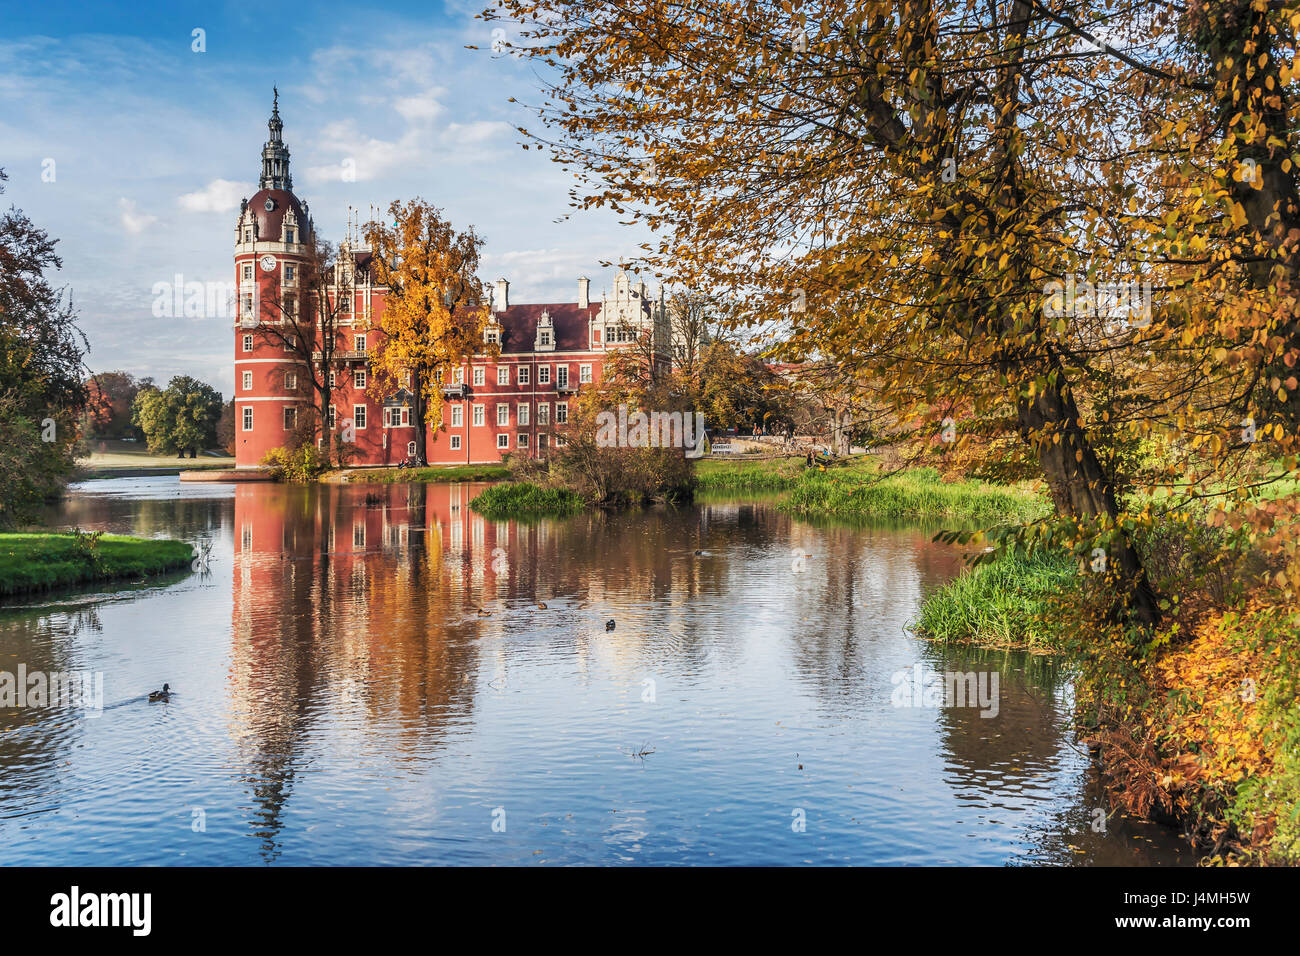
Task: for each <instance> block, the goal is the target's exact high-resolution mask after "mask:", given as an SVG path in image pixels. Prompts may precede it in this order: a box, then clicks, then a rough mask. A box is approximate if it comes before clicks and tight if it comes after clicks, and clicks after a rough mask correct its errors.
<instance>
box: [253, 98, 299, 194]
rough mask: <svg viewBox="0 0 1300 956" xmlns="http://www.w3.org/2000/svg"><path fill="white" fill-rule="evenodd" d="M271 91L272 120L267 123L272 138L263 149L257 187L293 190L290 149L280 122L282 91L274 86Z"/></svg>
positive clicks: (282, 124)
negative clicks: (285, 143) (285, 141)
mask: <svg viewBox="0 0 1300 956" xmlns="http://www.w3.org/2000/svg"><path fill="white" fill-rule="evenodd" d="M271 91H272V94H273V99H272V101H271V118H270V119H269V120H267V123H266V128H267V129H268V130H269V131H270V138H268V139H267V141H266V145H265V146H263V147H262V178H261V179H260V180H258V183H257V185H258V188H259V189H284V190H292V189H293V177H291V176H290V175H289V147H287V146H285V145H284V140H283V138H282V137H281V133H282V132H283V130H284V123H282V122H280V90H279V88H278V87H274V86H273V87H271Z"/></svg>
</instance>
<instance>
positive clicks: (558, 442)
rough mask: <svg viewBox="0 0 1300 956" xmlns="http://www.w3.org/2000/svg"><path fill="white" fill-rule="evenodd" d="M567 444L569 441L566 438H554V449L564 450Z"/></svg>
mask: <svg viewBox="0 0 1300 956" xmlns="http://www.w3.org/2000/svg"><path fill="white" fill-rule="evenodd" d="M568 444H569V440H568V439H567V438H565V437H564V436H563V435H556V436H555V447H556V448H564V447H565V446H567V445H568Z"/></svg>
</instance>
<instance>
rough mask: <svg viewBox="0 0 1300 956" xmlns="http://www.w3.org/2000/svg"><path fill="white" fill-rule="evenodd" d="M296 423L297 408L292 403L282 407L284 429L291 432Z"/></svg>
mask: <svg viewBox="0 0 1300 956" xmlns="http://www.w3.org/2000/svg"><path fill="white" fill-rule="evenodd" d="M297 425H298V409H297V408H296V407H294V406H293V405H286V406H285V407H284V430H285V431H287V432H291V431H293V430H294V428H295V427H297Z"/></svg>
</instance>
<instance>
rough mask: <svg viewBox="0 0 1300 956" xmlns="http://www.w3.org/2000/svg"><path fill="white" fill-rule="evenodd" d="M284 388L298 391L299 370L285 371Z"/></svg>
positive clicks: (288, 390) (287, 390)
mask: <svg viewBox="0 0 1300 956" xmlns="http://www.w3.org/2000/svg"><path fill="white" fill-rule="evenodd" d="M284 390H285V391H286V392H296V391H298V373H297V372H285V373H284Z"/></svg>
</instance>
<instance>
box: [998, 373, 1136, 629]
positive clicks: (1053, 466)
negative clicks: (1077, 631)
mask: <svg viewBox="0 0 1300 956" xmlns="http://www.w3.org/2000/svg"><path fill="white" fill-rule="evenodd" d="M1053 365H1054V366H1055V368H1054V374H1055V376H1056V378H1055V383H1056V384H1053V382H1052V380H1051V377H1050V376H1049V383H1048V387H1047V388H1046V389H1045V390H1044V391H1043V392H1041V393H1039V394H1038V395H1037V396H1036V397H1035V398H1034V399H1033V400H1032V401H1030V400H1026V399H1021V401H1020V402H1019V403H1018V408H1017V418H1018V421H1019V424H1020V432H1021V435H1022V437H1023V438H1024V439H1025V441H1026V442H1027V443H1028V444H1029V445H1030V447H1032V448H1034V450H1035V452H1036V453H1037V455H1038V462H1039V465H1040V467H1041V468H1042V471H1043V477H1044V478H1046V480H1047V483H1048V487H1049V488H1050V489H1051V494H1052V500H1053V502H1054V503H1055V505H1056V509H1057V511H1058V512H1059V513H1061V514H1065V515H1072V516H1077V517H1098V516H1105V517H1107V518H1109V519H1110V520H1111V521H1112V522H1115V521H1116V520H1117V519H1118V518H1119V516H1120V507H1119V500H1118V498H1117V497H1116V495H1115V486H1114V483H1113V482H1112V480H1111V478H1110V476H1109V475H1107V474H1106V471H1105V469H1104V468H1103V467H1102V465H1101V461H1100V460H1099V459H1098V458H1097V453H1096V451H1095V450H1094V449H1093V447H1092V443H1091V442H1090V441H1089V440H1088V436H1087V433H1086V432H1085V431H1084V429H1083V428H1082V427H1080V424H1079V421H1080V419H1079V409H1078V408H1077V406H1076V405H1075V403H1074V398H1073V397H1072V396H1071V395H1070V394H1069V392H1068V391H1067V390H1065V389H1062V388H1061V387H1060V385H1059V383H1060V382H1061V381H1063V378H1064V372H1063V371H1062V370H1061V369H1060V367H1059V366H1056V365H1055V363H1053ZM1057 436H1059V439H1060V440H1059V441H1056V440H1053V439H1054V437H1057ZM1107 563H1108V566H1109V567H1110V568H1111V569H1112V570H1113V571H1114V573H1115V576H1116V578H1117V587H1118V590H1119V592H1120V595H1121V604H1120V606H1119V607H1117V608H1115V611H1114V615H1115V617H1116V618H1123V617H1127V618H1128V619H1130V620H1133V621H1135V622H1136V623H1139V624H1144V625H1155V624H1157V623H1159V621H1160V607H1159V604H1158V602H1157V598H1156V593H1155V589H1154V588H1153V587H1152V586H1151V581H1150V579H1149V578H1148V576H1147V572H1146V568H1145V567H1143V565H1142V559H1141V557H1140V556H1139V555H1138V553H1137V551H1136V550H1135V549H1134V547H1133V543H1132V542H1131V541H1130V540H1129V537H1128V535H1127V534H1125V533H1124V532H1120V535H1119V540H1118V542H1117V543H1115V544H1113V545H1112V546H1111V548H1110V550H1109V552H1108V554H1107Z"/></svg>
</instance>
